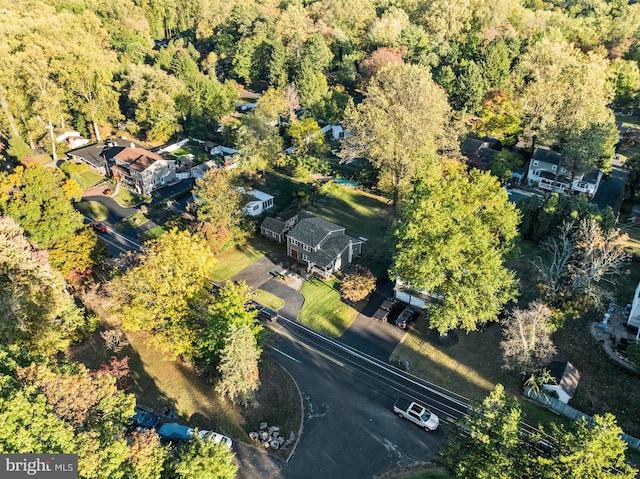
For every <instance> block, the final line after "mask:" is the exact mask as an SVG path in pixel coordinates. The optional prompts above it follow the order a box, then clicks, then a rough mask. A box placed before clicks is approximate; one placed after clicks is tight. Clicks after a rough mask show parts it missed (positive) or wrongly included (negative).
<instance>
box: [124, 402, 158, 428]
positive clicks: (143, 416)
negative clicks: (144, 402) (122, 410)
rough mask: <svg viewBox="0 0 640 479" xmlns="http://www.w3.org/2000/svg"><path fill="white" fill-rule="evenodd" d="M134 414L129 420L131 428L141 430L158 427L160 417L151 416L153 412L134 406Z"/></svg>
mask: <svg viewBox="0 0 640 479" xmlns="http://www.w3.org/2000/svg"><path fill="white" fill-rule="evenodd" d="M134 411H135V414H134V415H133V417H132V418H131V423H132V426H133V428H134V429H135V428H138V427H141V428H143V429H151V428H154V427H156V426H157V425H158V423H159V422H160V416H157V415H155V414H153V410H152V409H151V408H148V407H146V406H136V407H135V409H134Z"/></svg>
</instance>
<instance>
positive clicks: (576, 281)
mask: <svg viewBox="0 0 640 479" xmlns="http://www.w3.org/2000/svg"><path fill="white" fill-rule="evenodd" d="M626 242H627V235H626V234H621V233H620V231H619V230H617V229H615V228H611V229H609V230H605V229H603V228H602V227H601V226H600V225H599V224H598V222H597V221H596V220H595V219H593V218H591V219H587V218H585V219H583V220H581V221H580V222H578V223H570V222H565V223H564V224H563V225H562V227H561V228H560V233H559V235H558V236H557V237H551V238H548V239H546V240H544V241H543V242H542V243H541V247H542V249H543V250H544V251H546V252H547V253H548V254H549V257H550V259H549V260H548V261H546V262H545V261H543V260H542V258H541V257H538V258H537V259H536V260H535V261H534V263H533V264H534V266H535V268H536V270H537V271H538V274H539V278H540V280H541V285H540V286H541V288H542V290H543V292H544V294H545V296H546V297H547V298H548V300H549V301H551V302H552V303H556V304H557V303H560V304H561V303H564V302H565V301H569V300H572V299H576V298H581V299H584V300H587V301H591V302H594V303H595V304H599V303H600V301H602V297H607V293H606V292H605V291H604V290H603V289H602V287H601V286H600V282H601V281H603V280H606V281H607V282H609V283H613V284H615V276H616V275H620V274H621V272H622V268H623V267H624V265H625V263H626V261H627V260H628V256H627V253H626V252H625V245H626Z"/></svg>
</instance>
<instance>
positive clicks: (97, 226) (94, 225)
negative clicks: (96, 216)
mask: <svg viewBox="0 0 640 479" xmlns="http://www.w3.org/2000/svg"><path fill="white" fill-rule="evenodd" d="M91 227H92V228H93V231H96V232H97V233H106V232H107V227H106V226H105V225H103V224H102V223H100V222H99V221H94V222H93V223H91Z"/></svg>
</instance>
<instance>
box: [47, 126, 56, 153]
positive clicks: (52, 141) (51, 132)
mask: <svg viewBox="0 0 640 479" xmlns="http://www.w3.org/2000/svg"><path fill="white" fill-rule="evenodd" d="M47 128H48V130H49V138H51V153H52V155H53V161H58V153H57V151H56V138H55V135H54V134H53V125H52V124H51V119H49V124H48V125H47Z"/></svg>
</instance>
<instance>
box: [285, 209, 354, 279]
mask: <svg viewBox="0 0 640 479" xmlns="http://www.w3.org/2000/svg"><path fill="white" fill-rule="evenodd" d="M361 253H362V240H359V239H355V238H352V237H351V236H348V235H346V234H345V228H343V227H342V226H339V225H336V224H334V223H331V222H329V221H326V220H323V219H321V218H317V217H310V218H304V219H301V220H300V221H299V222H298V224H296V225H295V226H294V227H293V228H292V229H291V231H289V233H288V234H287V255H289V256H290V257H291V258H293V259H295V260H297V261H300V262H302V263H306V265H307V271H308V272H310V273H318V274H320V275H321V276H322V277H324V278H328V277H329V276H331V274H333V273H335V272H336V271H338V270H340V269H342V268H343V267H345V266H347V265H349V264H351V262H352V261H353V258H355V257H357V256H360V254H361Z"/></svg>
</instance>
